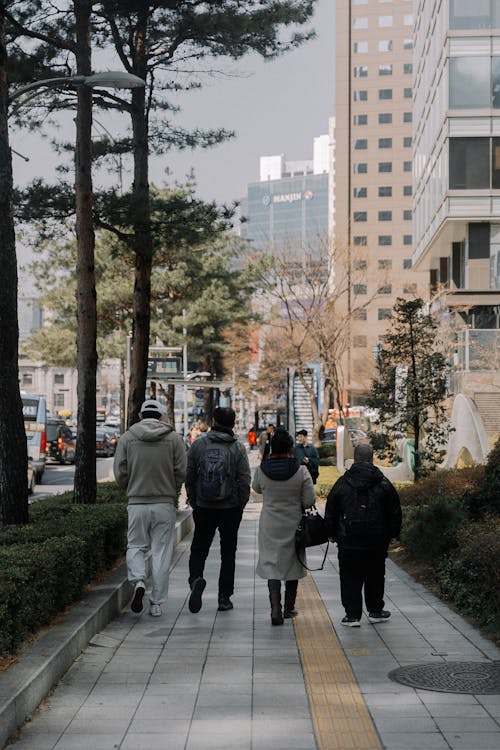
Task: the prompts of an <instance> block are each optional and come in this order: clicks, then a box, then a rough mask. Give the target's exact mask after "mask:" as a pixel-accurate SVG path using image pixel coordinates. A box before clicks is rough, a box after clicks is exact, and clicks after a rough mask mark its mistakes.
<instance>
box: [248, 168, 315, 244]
mask: <svg viewBox="0 0 500 750" xmlns="http://www.w3.org/2000/svg"><path fill="white" fill-rule="evenodd" d="M246 219H247V221H246V223H245V224H244V233H245V237H246V238H247V239H248V240H250V241H251V242H252V247H253V249H255V250H258V251H270V252H287V253H290V254H291V255H297V256H300V255H301V254H303V253H309V252H312V253H314V251H315V248H317V247H318V246H319V244H320V243H322V242H326V241H327V237H328V174H303V175H295V176H293V177H285V178H283V179H277V180H267V181H266V182H255V183H252V184H250V185H249V186H248V199H247V208H246Z"/></svg>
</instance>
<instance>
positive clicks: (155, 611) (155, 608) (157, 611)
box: [149, 604, 162, 617]
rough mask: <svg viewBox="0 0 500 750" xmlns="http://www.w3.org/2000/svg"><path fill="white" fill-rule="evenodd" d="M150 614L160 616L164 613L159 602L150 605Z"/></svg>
mask: <svg viewBox="0 0 500 750" xmlns="http://www.w3.org/2000/svg"><path fill="white" fill-rule="evenodd" d="M149 614H150V615H151V617H160V616H161V614H162V612H161V607H160V605H159V604H150V605H149Z"/></svg>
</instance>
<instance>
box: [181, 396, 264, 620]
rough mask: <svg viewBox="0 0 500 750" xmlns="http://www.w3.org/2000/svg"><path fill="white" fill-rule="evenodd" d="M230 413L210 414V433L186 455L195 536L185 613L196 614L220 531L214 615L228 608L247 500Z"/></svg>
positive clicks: (242, 455) (245, 472) (245, 471)
mask: <svg viewBox="0 0 500 750" xmlns="http://www.w3.org/2000/svg"><path fill="white" fill-rule="evenodd" d="M235 419H236V414H235V412H234V410H233V409H229V408H222V407H220V406H218V407H217V408H216V409H215V410H214V418H213V425H212V429H211V431H210V432H207V433H206V434H204V435H202V436H201V437H199V438H198V440H195V442H194V443H193V444H192V446H191V448H190V449H189V452H188V458H187V473H186V493H187V498H188V502H189V504H190V505H191V507H192V508H193V518H194V536H193V541H192V542H191V554H190V557H189V585H190V588H191V595H190V597H189V610H190V612H199V611H200V609H201V604H202V601H201V597H202V594H203V591H204V589H205V586H206V581H205V579H204V578H203V572H204V569H205V561H206V559H207V557H208V553H209V552H210V547H211V544H212V541H213V538H214V536H215V532H216V530H217V529H218V530H219V536H220V554H221V566H220V574H219V607H218V608H219V610H220V611H221V612H225V611H227V610H229V609H232V608H233V603H232V602H231V599H230V597H231V596H232V595H233V589H234V570H235V562H236V547H237V542H238V529H239V526H240V523H241V518H242V516H243V508H244V507H245V505H246V504H247V502H248V500H249V497H250V478H251V477H250V466H249V463H248V456H247V452H246V450H245V447H244V445H243V444H242V443H241V442H240V441H239V440H237V438H236V437H235V435H234V432H233V427H234V423H235Z"/></svg>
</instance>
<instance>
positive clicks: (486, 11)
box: [450, 0, 500, 29]
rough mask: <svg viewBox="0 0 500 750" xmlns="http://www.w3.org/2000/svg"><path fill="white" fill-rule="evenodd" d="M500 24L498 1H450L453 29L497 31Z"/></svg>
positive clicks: (451, 25)
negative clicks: (493, 29)
mask: <svg viewBox="0 0 500 750" xmlns="http://www.w3.org/2000/svg"><path fill="white" fill-rule="evenodd" d="M499 24H500V6H499V4H498V2H497V0H492V2H491V7H490V0H476V2H472V1H471V0H450V27H451V28H452V29H489V28H495V29H497V28H498V27H499Z"/></svg>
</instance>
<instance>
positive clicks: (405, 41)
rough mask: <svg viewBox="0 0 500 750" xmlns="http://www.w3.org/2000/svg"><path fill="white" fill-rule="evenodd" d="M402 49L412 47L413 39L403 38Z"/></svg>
mask: <svg viewBox="0 0 500 750" xmlns="http://www.w3.org/2000/svg"><path fill="white" fill-rule="evenodd" d="M403 49H413V39H403Z"/></svg>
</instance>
